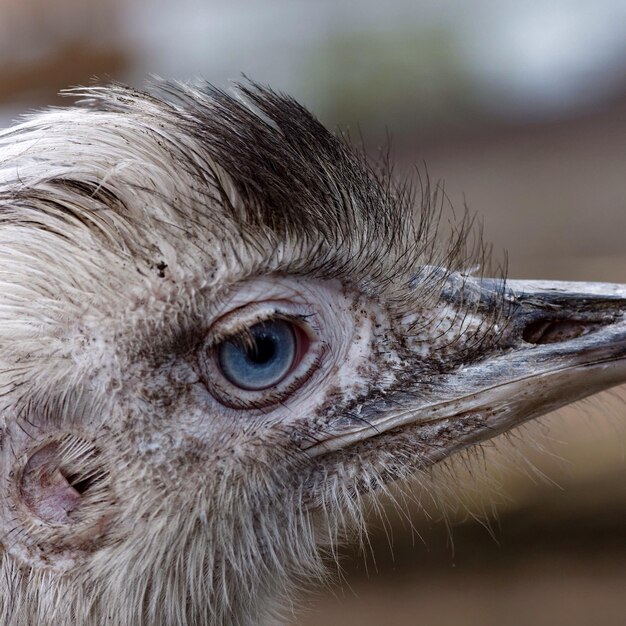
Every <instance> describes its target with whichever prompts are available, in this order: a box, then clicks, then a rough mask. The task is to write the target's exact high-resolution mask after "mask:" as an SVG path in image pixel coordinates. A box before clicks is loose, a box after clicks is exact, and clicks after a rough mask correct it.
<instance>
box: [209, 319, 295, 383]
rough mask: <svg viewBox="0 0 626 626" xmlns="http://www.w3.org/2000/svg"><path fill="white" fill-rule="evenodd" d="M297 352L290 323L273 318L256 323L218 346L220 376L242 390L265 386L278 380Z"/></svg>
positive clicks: (285, 371) (283, 374)
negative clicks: (222, 375) (241, 333)
mask: <svg viewBox="0 0 626 626" xmlns="http://www.w3.org/2000/svg"><path fill="white" fill-rule="evenodd" d="M296 355H297V339H296V335H295V334H294V331H293V327H292V324H291V323H290V322H288V321H286V320H281V319H276V320H268V321H266V322H259V323H258V324H254V325H252V326H250V328H248V331H247V333H245V334H243V335H241V336H239V337H234V338H233V339H230V340H226V341H224V342H223V343H221V344H220V346H219V348H218V359H219V365H220V368H221V370H222V373H223V374H224V376H225V377H226V378H227V379H228V380H229V381H230V382H231V383H232V384H233V385H236V386H237V387H240V388H242V389H266V388H268V387H271V386H272V385H276V384H277V383H279V382H280V381H281V380H282V379H283V378H284V377H285V376H286V374H287V373H288V372H289V370H290V368H291V366H292V364H293V362H294V360H295V358H296Z"/></svg>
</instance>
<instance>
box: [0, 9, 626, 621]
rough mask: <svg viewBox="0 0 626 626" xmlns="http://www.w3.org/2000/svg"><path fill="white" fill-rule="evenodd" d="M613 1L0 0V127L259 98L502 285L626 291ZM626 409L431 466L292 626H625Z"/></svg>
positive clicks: (576, 418)
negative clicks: (211, 92) (53, 114)
mask: <svg viewBox="0 0 626 626" xmlns="http://www.w3.org/2000/svg"><path fill="white" fill-rule="evenodd" d="M625 29H626V1H624V0H623V1H618V0H594V1H593V2H591V1H577V0H569V1H567V2H565V1H560V0H551V1H550V2H546V1H543V0H542V1H533V0H527V1H526V2H523V3H521V2H518V1H517V0H499V2H497V3H494V2H487V1H482V0H472V1H470V0H467V1H461V0H385V1H384V2H381V1H380V0H361V1H359V2H356V1H355V2H348V1H347V0H309V1H305V0H263V1H256V2H255V1H253V0H229V1H228V2H227V1H225V0H222V1H217V0H204V1H197V2H195V1H192V0H177V1H176V2H171V1H165V0H149V1H148V0H134V1H133V0H54V1H52V0H0V127H1V126H5V125H8V124H9V123H10V122H11V121H12V120H14V119H15V118H16V117H17V116H18V115H20V114H21V113H23V112H25V111H28V110H32V109H34V108H39V107H42V106H44V105H48V104H54V105H64V104H68V102H67V101H65V100H63V99H59V98H58V97H57V95H56V94H57V92H58V90H59V89H61V88H63V87H67V86H71V85H77V84H86V83H89V82H90V81H92V80H93V79H94V78H96V79H99V80H109V79H118V80H122V81H125V82H128V83H131V84H137V85H141V84H142V83H143V82H144V79H145V77H146V76H147V75H148V74H150V73H153V74H157V75H160V76H163V77H167V78H177V79H188V78H194V77H197V76H200V77H204V78H207V79H208V80H210V81H211V82H213V83H215V84H217V85H219V86H226V85H227V84H228V80H229V79H233V78H235V79H236V78H238V77H240V76H241V74H242V73H244V74H246V75H248V76H250V77H252V78H254V79H255V80H258V81H261V82H266V83H270V84H271V85H272V86H273V87H274V88H276V89H279V90H284V91H287V92H289V93H291V94H292V95H294V96H295V97H297V98H298V99H300V100H301V101H302V102H303V103H305V104H306V105H308V106H309V107H310V108H311V109H312V110H314V111H315V112H316V113H317V115H318V116H319V117H320V118H321V119H322V121H323V122H325V123H326V124H327V125H329V126H331V127H336V126H340V127H341V128H343V129H347V130H348V131H349V132H350V134H351V135H352V136H353V137H354V138H356V139H358V141H361V138H362V140H363V141H364V143H365V146H366V147H367V148H368V149H369V150H371V151H372V153H376V152H377V151H378V150H379V148H380V147H381V146H383V145H385V144H386V142H387V141H388V139H389V137H391V139H392V154H393V157H394V159H395V161H396V162H397V164H398V171H399V172H409V171H410V170H411V168H412V167H413V166H414V165H416V164H417V165H418V166H419V167H420V169H421V170H422V172H423V171H424V170H425V169H426V168H427V171H428V173H429V175H430V177H431V178H432V179H433V180H442V181H445V189H446V192H447V195H448V197H449V200H450V203H451V205H452V206H454V207H456V208H457V209H458V210H462V207H463V205H464V204H467V205H468V206H469V207H470V208H471V209H472V210H475V211H477V212H478V214H479V215H480V216H481V217H482V218H483V220H484V225H485V226H484V231H485V238H486V239H487V240H488V241H491V242H493V244H494V250H495V256H496V259H503V258H504V253H503V251H504V250H507V251H508V264H509V268H510V275H511V276H512V277H518V278H520V277H526V278H546V279H557V278H558V279H567V280H577V279H578V280H599V281H614V282H626V263H625V262H626V247H625V245H624V237H625V235H626V159H625V158H624V157H625V156H626V37H625V35H624V33H625V32H626V30H625ZM625 397H626V395H625V394H624V393H622V392H619V391H618V392H611V393H608V394H604V395H603V396H600V397H597V398H594V399H593V400H590V401H587V402H585V403H582V404H579V405H578V406H576V407H574V408H569V409H566V410H562V411H560V412H559V413H557V414H556V415H552V416H549V417H547V418H545V419H544V420H542V422H541V423H538V424H533V425H530V426H528V427H526V428H525V429H523V430H521V431H519V432H517V433H515V434H514V435H513V436H512V437H510V438H509V439H508V440H503V441H499V442H498V443H497V444H493V445H491V444H490V445H487V446H486V447H485V448H484V449H483V450H481V451H480V453H478V454H475V455H472V456H471V457H463V458H461V459H460V460H457V461H456V462H455V463H454V464H453V466H451V467H450V466H447V467H442V468H438V469H437V470H436V471H435V472H434V473H433V476H432V480H429V481H428V484H426V485H417V484H416V485H415V486H414V487H413V488H412V489H411V490H410V495H409V496H407V495H406V494H405V495H402V494H398V495H397V498H396V499H397V500H398V501H399V502H400V504H401V511H400V512H397V506H396V505H394V504H393V503H392V502H387V503H385V508H384V509H383V511H382V513H378V514H377V513H373V514H372V523H371V527H372V534H371V543H370V545H367V546H366V547H365V549H359V548H358V547H357V546H352V547H350V546H349V547H348V548H347V549H346V550H345V552H344V555H343V558H342V566H343V570H342V571H341V572H337V575H336V576H335V579H334V580H330V579H329V581H328V586H327V588H325V589H322V590H311V592H310V594H308V595H306V596H305V597H304V598H303V601H302V605H301V606H300V607H298V608H297V609H294V615H293V624H294V625H295V624H304V625H311V626H312V625H314V624H324V625H325V626H334V625H337V626H340V625H344V624H352V623H358V624H359V625H360V626H368V625H383V624H384V625H387V624H394V625H395V624H397V625H399V626H400V625H409V624H424V625H443V626H447V625H449V624H457V623H462V624H465V625H474V624H476V625H481V626H482V625H502V624H506V625H508V626H516V625H520V626H521V625H528V624H533V625H543V624H545V625H548V624H550V625H559V624H568V625H570V626H571V625H578V624H580V625H583V624H584V625H588V624H592V623H594V624H603V625H605V626H606V625H613V624H624V623H626V617H624V614H625V613H624V609H625V608H626V455H625V442H626V401H625Z"/></svg>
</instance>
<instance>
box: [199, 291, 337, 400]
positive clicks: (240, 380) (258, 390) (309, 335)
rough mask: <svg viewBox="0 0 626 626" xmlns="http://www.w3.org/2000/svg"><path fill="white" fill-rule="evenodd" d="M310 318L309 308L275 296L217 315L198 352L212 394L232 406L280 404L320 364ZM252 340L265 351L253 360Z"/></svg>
mask: <svg viewBox="0 0 626 626" xmlns="http://www.w3.org/2000/svg"><path fill="white" fill-rule="evenodd" d="M314 318H315V315H314V314H312V312H311V310H310V309H308V308H307V309H305V310H304V311H303V310H302V306H298V305H294V304H292V303H290V302H288V301H280V302H277V301H275V302H261V303H254V304H251V305H248V306H244V307H240V308H238V309H235V310H233V311H231V312H230V313H228V314H227V315H225V316H223V317H222V318H220V319H219V320H217V322H215V323H214V324H213V326H212V327H211V329H210V331H209V335H208V337H207V339H206V340H205V342H204V344H203V345H202V346H201V347H200V349H199V352H198V353H197V359H198V361H197V362H198V366H199V373H200V375H201V378H202V380H203V382H204V384H205V385H206V387H207V389H208V390H209V392H210V393H211V395H212V396H213V397H214V398H215V399H216V400H217V401H218V402H220V403H221V404H223V405H224V406H227V407H230V408H235V409H261V408H266V407H269V406H272V405H279V404H281V403H283V402H284V401H285V400H286V399H287V398H288V397H289V396H290V395H291V394H292V393H294V392H295V391H297V390H298V389H299V388H300V387H302V386H303V385H304V384H305V382H306V381H307V380H308V379H309V378H310V377H311V376H312V375H313V373H314V372H315V371H316V370H317V369H319V366H320V363H321V359H322V357H323V354H325V352H326V348H325V345H324V344H323V343H322V342H321V341H320V340H319V338H318V329H317V328H316V326H315V319H314ZM268 331H270V332H268ZM255 340H256V341H255ZM259 340H261V342H266V343H265V346H259V345H258V342H259ZM267 342H269V345H268V343H267ZM285 342H287V343H285ZM255 344H256V349H257V351H258V350H259V348H261V349H262V350H265V352H264V354H263V355H258V356H261V357H262V358H260V359H257V360H258V361H259V362H258V363H255V358H252V359H251V358H250V357H251V356H252V357H254V347H255ZM268 349H269V350H268ZM279 349H280V350H279ZM248 351H251V352H248Z"/></svg>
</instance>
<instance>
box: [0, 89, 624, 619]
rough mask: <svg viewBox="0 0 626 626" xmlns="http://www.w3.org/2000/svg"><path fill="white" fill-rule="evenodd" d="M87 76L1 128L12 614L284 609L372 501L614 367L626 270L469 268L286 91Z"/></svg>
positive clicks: (462, 240)
mask: <svg viewBox="0 0 626 626" xmlns="http://www.w3.org/2000/svg"><path fill="white" fill-rule="evenodd" d="M78 95H80V96H83V97H85V98H86V101H85V102H84V103H83V105H82V106H78V107H73V108H69V109H67V110H62V111H61V110H56V111H54V110H52V111H49V112H44V113H42V114H39V115H36V116H33V117H32V118H30V119H29V120H27V121H26V122H24V123H23V124H21V125H18V126H16V127H14V128H12V129H8V130H7V131H5V132H3V133H0V420H1V424H0V427H1V428H2V438H1V440H0V494H1V497H0V541H1V544H2V559H1V562H0V570H1V571H0V623H2V624H6V625H7V626H32V625H33V624H38V625H40V626H59V624H74V625H76V626H97V625H100V624H107V625H110V624H114V625H117V624H119V625H124V626H135V625H137V626H160V625H163V626H184V625H187V624H190V625H191V624H193V625H204V624H237V625H239V624H242V625H252V624H259V623H270V622H273V621H276V620H277V619H279V617H280V616H281V615H284V613H285V609H288V608H289V606H290V603H291V602H293V598H294V596H295V595H296V594H297V591H298V588H299V587H300V586H301V585H303V584H305V585H309V584H310V581H311V580H312V579H315V578H322V577H324V576H325V575H326V569H325V562H326V559H327V557H329V556H331V557H332V555H334V554H336V545H337V543H338V542H340V541H341V540H342V539H343V538H344V537H345V535H346V533H349V532H354V531H356V532H359V531H362V532H365V521H364V515H363V511H364V506H363V504H364V502H365V501H366V499H367V498H370V497H376V495H377V494H378V493H380V492H385V491H386V490H387V488H388V486H389V485H390V484H391V483H398V482H401V481H403V480H405V479H407V478H409V477H411V476H415V475H416V474H420V473H422V472H424V470H426V469H428V468H429V467H431V466H432V465H433V464H435V463H437V462H439V461H441V460H442V459H445V458H447V457H448V456H450V455H451V454H453V453H455V452H458V451H460V450H463V449H465V448H469V447H470V446H473V445H475V444H479V443H481V442H483V441H485V440H487V439H490V438H492V437H494V436H496V435H498V434H500V433H503V432H505V431H507V430H510V429H511V428H514V427H515V426H517V425H519V424H521V423H523V422H525V421H527V420H529V419H532V418H535V417H538V416H540V415H542V414H544V413H547V412H548V411H551V410H553V409H555V408H558V407H560V406H563V405H565V404H567V403H570V402H573V401H575V400H578V399H580V398H583V397H586V396H589V395H590V394H593V393H596V392H598V391H601V390H602V389H606V388H609V387H612V386H614V385H617V384H620V383H622V382H625V381H626V286H623V285H603V284H596V283H558V282H554V283H547V282H536V281H513V280H511V281H506V280H505V279H504V278H493V279H490V278H485V276H488V275H489V274H488V272H487V270H486V269H485V264H484V263H480V262H481V261H484V258H482V257H483V255H482V254H481V249H480V246H479V249H478V255H476V254H471V253H466V252H464V249H465V248H466V247H467V246H466V244H467V242H468V241H469V240H470V239H468V233H467V229H466V228H465V226H467V224H461V225H460V227H459V228H458V230H457V234H456V235H455V237H453V238H452V240H451V241H445V240H444V241H442V240H440V239H438V238H437V236H436V235H437V233H436V232H435V231H436V225H437V221H438V217H437V210H436V209H433V206H436V202H434V201H432V200H433V199H432V198H431V194H430V192H429V190H428V189H426V190H423V194H422V197H421V198H420V199H419V200H421V201H420V202H416V201H415V200H416V199H415V197H414V195H413V194H412V193H410V191H409V188H408V187H407V186H406V185H403V184H398V183H395V182H393V180H392V178H391V176H390V174H389V173H388V172H383V173H381V172H380V171H379V169H378V168H375V167H373V166H371V165H369V164H368V162H367V161H366V159H364V157H363V156H362V155H360V154H359V153H358V152H356V151H355V150H354V149H353V148H351V147H350V146H349V145H347V144H346V143H345V142H344V141H343V140H342V139H341V138H337V137H335V136H334V135H332V134H331V133H329V132H328V131H327V130H326V129H325V128H324V127H323V126H322V125H321V124H320V123H319V122H318V121H317V120H315V118H314V117H313V116H312V115H311V114H310V113H308V112H307V111H306V110H305V109H303V108H302V107H301V106H299V105H298V104H297V103H295V102H294V101H293V100H291V99H289V98H287V97H284V96H279V95H277V94H275V93H273V92H272V91H271V90H268V89H263V88H260V87H258V86H254V85H244V86H243V87H241V88H240V93H239V96H240V97H239V98H235V97H232V96H229V95H227V94H224V93H222V92H219V91H217V90H215V89H212V88H211V87H209V86H207V85H200V86H186V85H171V84H165V85H162V86H161V92H160V94H159V95H154V94H153V93H147V92H140V91H135V90H132V89H128V88H125V87H121V86H112V87H109V88H93V89H89V90H83V91H79V92H78ZM476 256H478V259H476ZM477 260H478V262H479V263H480V264H481V268H480V270H479V271H476V272H470V271H468V270H467V268H469V267H475V266H476V262H477ZM481 272H484V275H481ZM271 320H274V321H275V320H281V321H282V322H285V323H289V324H290V325H291V326H290V327H291V328H292V331H293V332H294V336H296V337H298V342H297V344H298V349H297V350H295V351H294V357H293V362H292V363H291V364H290V367H289V368H288V369H287V370H286V373H285V374H284V376H282V377H281V378H280V379H277V380H275V381H273V382H272V384H269V385H267V386H266V387H264V388H263V389H250V388H249V386H248V387H246V385H245V384H244V385H238V384H235V383H234V382H233V380H232V379H228V377H227V376H225V369H224V364H223V362H221V361H220V360H219V354H220V349H221V347H223V345H224V344H225V343H227V342H228V341H231V340H234V338H239V339H241V338H243V339H242V342H243V343H242V344H239V345H246V344H245V341H249V340H250V329H251V328H252V327H253V326H254V325H255V324H256V323H258V322H260V321H263V322H267V321H271ZM244 340H245V341H244Z"/></svg>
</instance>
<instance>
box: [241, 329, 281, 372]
mask: <svg viewBox="0 0 626 626" xmlns="http://www.w3.org/2000/svg"><path fill="white" fill-rule="evenodd" d="M253 341H254V345H252V346H248V348H247V350H246V356H247V357H248V358H249V359H250V360H251V361H252V362H253V363H257V364H258V365H263V364H264V363H267V362H269V361H271V360H272V359H273V358H274V356H275V355H276V341H275V340H274V338H273V337H268V336H267V335H266V334H265V333H259V335H258V336H257V337H254V339H253Z"/></svg>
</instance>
